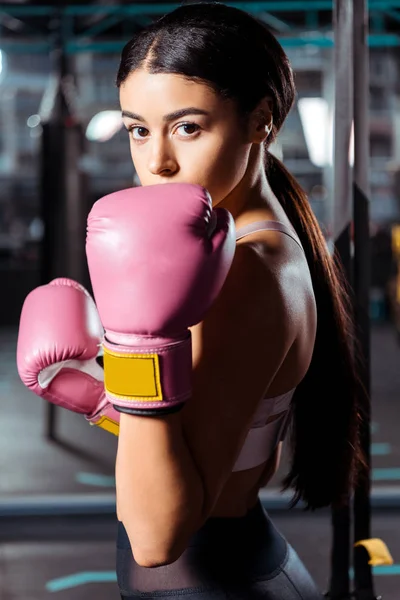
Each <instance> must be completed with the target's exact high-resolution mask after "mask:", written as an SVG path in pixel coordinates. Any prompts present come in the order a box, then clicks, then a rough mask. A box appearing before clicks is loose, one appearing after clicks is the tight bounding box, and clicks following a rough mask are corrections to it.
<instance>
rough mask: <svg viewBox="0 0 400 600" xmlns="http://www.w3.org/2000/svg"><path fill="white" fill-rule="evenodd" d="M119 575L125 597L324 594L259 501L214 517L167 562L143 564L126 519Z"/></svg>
mask: <svg viewBox="0 0 400 600" xmlns="http://www.w3.org/2000/svg"><path fill="white" fill-rule="evenodd" d="M117 577H118V585H119V589H120V593H121V598H122V599H125V600H126V599H131V600H135V599H139V598H147V599H149V598H155V599H156V598H157V599H158V600H172V599H173V598H180V599H181V600H183V599H185V600H228V599H229V600H258V599H261V598H263V599H264V600H322V598H323V596H322V593H320V592H318V590H317V588H316V586H315V584H314V582H313V581H312V579H311V576H310V575H309V573H308V572H307V570H306V568H305V567H304V565H303V563H302V562H301V561H300V559H299V557H298V556H297V554H296V553H295V551H294V550H293V548H292V547H291V546H290V545H289V544H288V542H287V541H286V540H285V538H284V537H283V536H282V535H281V534H280V533H279V532H278V530H277V529H276V528H275V526H274V525H273V524H272V521H271V519H270V518H269V516H268V515H267V513H266V512H265V510H264V509H263V507H262V506H261V504H260V503H259V502H258V503H257V504H256V505H255V507H254V508H253V509H251V510H250V511H249V512H248V513H247V515H246V516H244V517H240V518H211V519H209V520H208V521H207V522H206V523H205V524H204V526H203V527H202V528H201V529H200V530H199V531H198V532H197V533H196V534H195V535H194V536H193V538H192V539H191V541H190V544H189V546H188V548H187V549H186V550H185V551H184V553H183V554H182V556H180V558H179V559H178V560H177V561H176V562H174V563H172V564H171V565H167V566H165V567H156V568H151V569H149V568H145V567H140V566H139V565H138V564H137V563H136V562H135V561H134V559H133V556H132V552H131V548H130V544H129V539H128V536H127V534H126V531H125V529H124V526H123V525H122V523H120V524H119V529H118V542H117Z"/></svg>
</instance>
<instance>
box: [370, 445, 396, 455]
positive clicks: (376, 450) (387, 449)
mask: <svg viewBox="0 0 400 600" xmlns="http://www.w3.org/2000/svg"><path fill="white" fill-rule="evenodd" d="M391 452H392V447H391V445H390V444H384V443H382V444H378V443H373V444H371V455H372V456H387V455H388V454H391Z"/></svg>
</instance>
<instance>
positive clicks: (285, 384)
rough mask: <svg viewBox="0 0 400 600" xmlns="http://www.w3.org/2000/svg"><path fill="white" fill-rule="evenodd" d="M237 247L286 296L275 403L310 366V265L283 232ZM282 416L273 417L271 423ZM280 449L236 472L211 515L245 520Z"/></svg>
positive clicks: (270, 393) (272, 389)
mask: <svg viewBox="0 0 400 600" xmlns="http://www.w3.org/2000/svg"><path fill="white" fill-rule="evenodd" d="M280 217H281V215H280ZM286 222H287V221H286ZM237 245H238V246H241V245H246V246H247V247H250V248H251V249H252V250H253V251H254V252H255V253H256V254H257V256H258V257H259V260H260V261H261V263H262V265H263V266H264V267H265V272H266V273H268V275H269V277H270V276H271V273H272V274H273V281H274V282H275V284H276V286H279V288H280V290H281V297H282V299H283V302H284V305H285V306H284V314H285V316H286V319H287V324H288V327H290V328H292V329H293V331H294V336H293V337H294V341H293V343H292V345H291V347H290V350H289V352H288V353H287V355H286V357H285V359H284V360H283V362H282V364H281V366H280V368H279V370H278V371H277V373H276V375H275V377H274V378H273V380H272V381H271V382H270V383H269V385H268V387H267V391H266V396H265V397H266V398H274V397H276V396H280V395H282V394H285V393H286V392H288V391H289V390H293V389H294V388H296V386H297V385H298V384H299V383H300V381H301V380H302V379H303V377H304V375H305V374H306V372H307V370H308V367H309V365H310V361H311V357H312V352H313V347H314V340H315V333H316V306H315V299H314V294H313V289H312V283H311V277H310V273H309V269H308V264H307V261H306V258H305V255H304V252H303V250H302V248H300V247H299V245H298V244H297V243H296V242H295V241H294V240H293V239H291V238H290V237H288V236H286V235H285V234H284V233H282V232H280V231H258V232H255V233H251V234H250V235H247V236H245V237H243V238H242V239H240V240H239V241H238V242H237ZM255 301H256V302H257V300H255ZM254 309H255V310H256V311H257V312H258V313H259V314H260V315H261V317H260V328H261V329H262V328H263V327H262V319H263V311H262V307H257V306H255V307H254ZM258 309H260V310H258ZM265 316H266V317H267V315H265ZM193 329H194V328H193ZM266 384H268V382H266ZM243 401H244V402H245V401H246V398H243ZM279 416H280V415H274V416H273V417H270V419H271V420H273V419H277V418H279ZM281 448H282V442H280V443H279V444H278V446H277V447H276V449H275V450H274V452H273V454H272V455H271V456H270V457H269V458H268V459H267V460H266V461H265V462H264V463H263V464H261V465H258V466H256V467H253V468H249V469H246V470H241V471H239V472H233V473H232V474H231V475H230V477H229V478H228V480H227V481H226V483H225V485H224V487H223V489H222V491H221V493H220V495H219V498H218V500H217V502H216V504H215V506H214V509H213V511H212V515H213V516H226V517H228V516H241V515H243V514H245V513H246V512H247V511H248V509H249V508H250V507H251V506H253V505H254V504H255V502H256V499H257V496H258V493H259V490H260V488H261V487H263V486H265V485H266V484H267V483H268V481H269V480H270V479H271V478H272V476H273V475H274V473H275V472H276V470H277V468H278V466H279V461H280V454H281Z"/></svg>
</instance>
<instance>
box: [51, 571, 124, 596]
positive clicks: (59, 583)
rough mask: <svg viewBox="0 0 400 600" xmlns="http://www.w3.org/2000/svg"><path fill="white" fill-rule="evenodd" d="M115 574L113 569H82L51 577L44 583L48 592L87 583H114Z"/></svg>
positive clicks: (115, 579)
mask: <svg viewBox="0 0 400 600" xmlns="http://www.w3.org/2000/svg"><path fill="white" fill-rule="evenodd" d="M116 581H117V574H116V572H115V571H83V572H82V573H74V574H73V575H66V576H65V577H59V578H58V579H52V580H51V581H48V582H47V583H46V590H47V591H48V592H61V591H63V590H69V589H71V588H74V587H78V586H80V585H85V584H87V583H111V582H112V583H115V582H116Z"/></svg>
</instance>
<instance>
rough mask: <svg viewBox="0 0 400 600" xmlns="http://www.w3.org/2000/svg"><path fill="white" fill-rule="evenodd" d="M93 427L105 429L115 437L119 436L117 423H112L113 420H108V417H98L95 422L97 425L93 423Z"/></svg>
mask: <svg viewBox="0 0 400 600" xmlns="http://www.w3.org/2000/svg"><path fill="white" fill-rule="evenodd" d="M94 425H97V427H101V428H102V429H105V430H106V431H108V432H109V433H113V434H114V435H116V436H118V435H119V423H117V422H116V421H113V419H110V417H104V416H103V417H100V419H99V420H98V421H97V423H94Z"/></svg>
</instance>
